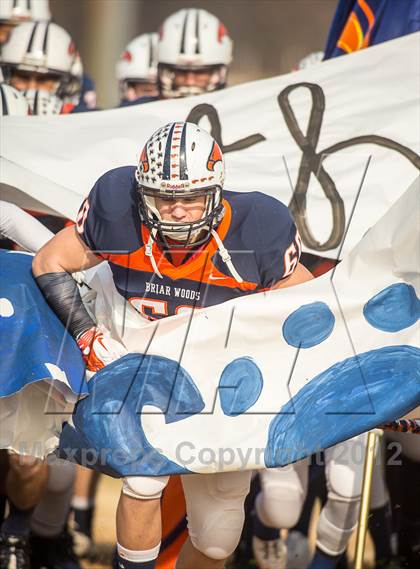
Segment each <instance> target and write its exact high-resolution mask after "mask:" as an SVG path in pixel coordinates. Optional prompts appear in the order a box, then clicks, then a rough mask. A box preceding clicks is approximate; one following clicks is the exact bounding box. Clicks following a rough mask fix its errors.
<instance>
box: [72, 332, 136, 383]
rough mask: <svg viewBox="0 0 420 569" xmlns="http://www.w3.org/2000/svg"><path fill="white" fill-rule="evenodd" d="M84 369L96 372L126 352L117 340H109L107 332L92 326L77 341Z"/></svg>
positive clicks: (109, 336)
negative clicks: (83, 361) (84, 365)
mask: <svg viewBox="0 0 420 569" xmlns="http://www.w3.org/2000/svg"><path fill="white" fill-rule="evenodd" d="M77 345H78V346H79V348H80V350H81V352H82V354H83V359H84V360H85V364H86V368H87V369H88V370H89V371H93V372H97V371H99V370H100V369H102V368H103V367H105V366H107V365H108V364H110V363H111V362H114V361H115V360H118V359H119V358H121V357H122V356H125V355H126V354H127V353H128V352H127V350H126V349H125V347H124V346H123V345H122V344H120V342H118V341H117V340H113V339H112V338H111V335H110V333H109V332H108V330H105V329H101V328H99V327H98V326H93V327H92V328H89V330H86V332H83V334H82V335H81V336H79V338H78V339H77Z"/></svg>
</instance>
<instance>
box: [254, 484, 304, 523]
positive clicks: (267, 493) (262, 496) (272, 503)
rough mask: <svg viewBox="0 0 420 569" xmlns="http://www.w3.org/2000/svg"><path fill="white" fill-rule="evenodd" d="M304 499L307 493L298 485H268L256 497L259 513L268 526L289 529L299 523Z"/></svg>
mask: <svg viewBox="0 0 420 569" xmlns="http://www.w3.org/2000/svg"><path fill="white" fill-rule="evenodd" d="M304 500H305V495H304V493H303V492H302V490H301V488H299V487H297V486H292V485H289V484H282V483H279V484H270V485H266V486H265V487H264V491H263V492H260V493H259V494H258V496H257V499H256V510H257V514H258V517H259V519H260V520H261V521H262V523H263V524H264V525H266V526H268V527H273V528H285V529H289V528H292V527H293V526H295V525H296V524H297V522H298V520H299V516H300V513H301V511H302V507H303V502H304Z"/></svg>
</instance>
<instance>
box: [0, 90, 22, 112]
mask: <svg viewBox="0 0 420 569" xmlns="http://www.w3.org/2000/svg"><path fill="white" fill-rule="evenodd" d="M28 114H29V104H28V101H27V100H26V99H25V97H24V96H23V95H22V93H20V92H19V91H17V90H16V89H13V87H11V86H10V85H6V84H5V83H0V116H6V115H28Z"/></svg>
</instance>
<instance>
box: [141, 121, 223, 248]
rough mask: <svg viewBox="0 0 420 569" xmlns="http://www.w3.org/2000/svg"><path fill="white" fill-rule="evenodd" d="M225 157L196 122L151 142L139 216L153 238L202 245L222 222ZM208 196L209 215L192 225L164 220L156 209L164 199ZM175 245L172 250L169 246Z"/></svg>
mask: <svg viewBox="0 0 420 569" xmlns="http://www.w3.org/2000/svg"><path fill="white" fill-rule="evenodd" d="M224 177H225V168H224V160H223V154H222V151H221V150H220V147H219V145H218V144H217V142H216V141H215V140H214V139H213V137H212V136H211V135H210V134H209V133H208V132H206V131H205V130H203V129H202V128H200V127H199V126H197V125H196V124H193V123H186V122H175V123H169V124H167V125H165V126H163V127H162V128H160V129H159V130H157V131H156V132H155V133H154V134H153V135H152V136H151V137H150V138H149V140H148V141H147V142H146V144H145V146H144V148H143V150H142V153H141V156H140V161H139V165H138V168H137V172H136V179H137V182H138V184H139V195H140V205H139V210H140V216H141V219H142V222H143V223H144V225H145V226H146V227H147V228H148V229H149V230H150V231H151V235H152V236H153V238H154V239H156V240H158V239H159V238H160V239H162V236H163V237H164V238H165V237H169V238H170V239H174V240H176V241H177V242H182V243H184V244H190V243H192V242H194V243H195V244H197V243H203V242H205V241H206V240H208V239H209V236H210V233H211V232H212V230H213V229H214V228H215V227H216V226H217V224H218V223H219V222H220V220H221V219H222V217H223V205H222V188H223V183H224ZM199 196H204V197H205V202H204V203H205V206H204V211H203V214H202V216H201V218H200V219H198V220H196V221H193V222H174V221H164V220H163V219H162V218H161V216H160V214H159V211H158V208H157V207H156V198H160V199H163V200H165V199H166V200H168V199H169V200H173V199H176V198H180V199H182V200H188V199H196V198H197V197H199ZM169 246H170V245H169Z"/></svg>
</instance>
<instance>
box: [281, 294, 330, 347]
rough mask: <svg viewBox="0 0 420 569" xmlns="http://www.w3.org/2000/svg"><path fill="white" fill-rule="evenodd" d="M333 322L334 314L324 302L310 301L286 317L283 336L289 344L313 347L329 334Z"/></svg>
mask: <svg viewBox="0 0 420 569" xmlns="http://www.w3.org/2000/svg"><path fill="white" fill-rule="evenodd" d="M334 324H335V318H334V314H333V313H332V312H331V310H330V308H329V307H328V306H327V305H326V304H325V302H312V303H311V304H305V305H303V306H301V307H300V308H298V309H297V310H295V311H294V312H292V313H291V314H290V315H289V316H288V317H287V318H286V320H285V321H284V324H283V336H284V339H285V340H286V342H287V343H288V344H289V345H290V346H294V347H295V348H313V347H314V346H317V345H318V344H321V342H323V341H324V340H326V339H327V338H328V336H330V335H331V333H332V331H333V329H334Z"/></svg>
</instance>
